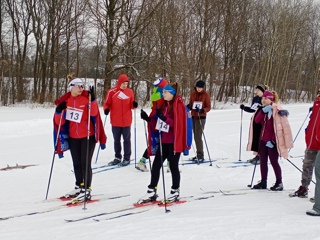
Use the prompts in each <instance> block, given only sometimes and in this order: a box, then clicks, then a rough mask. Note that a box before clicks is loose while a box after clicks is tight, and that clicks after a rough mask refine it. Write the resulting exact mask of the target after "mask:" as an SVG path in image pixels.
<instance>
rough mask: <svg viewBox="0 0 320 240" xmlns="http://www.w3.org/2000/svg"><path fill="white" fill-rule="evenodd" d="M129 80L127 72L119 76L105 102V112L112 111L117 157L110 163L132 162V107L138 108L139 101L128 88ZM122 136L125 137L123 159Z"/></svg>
mask: <svg viewBox="0 0 320 240" xmlns="http://www.w3.org/2000/svg"><path fill="white" fill-rule="evenodd" d="M129 81H130V80H129V77H128V76H127V75H126V74H121V75H120V76H119V77H118V81H117V84H116V86H115V87H114V88H111V89H110V90H109V91H108V92H107V95H106V99H105V102H104V104H103V109H104V114H105V115H108V114H109V112H110V123H111V126H112V134H113V139H114V152H115V158H114V160H113V161H111V162H109V164H108V165H118V164H121V165H122V166H126V165H128V164H130V156H131V124H132V109H134V108H137V107H138V103H137V102H135V101H134V94H133V91H132V89H130V88H128V85H129ZM121 136H122V137H123V150H124V153H123V161H122V154H121V150H122V149H121V142H120V140H121ZM121 161H122V162H121Z"/></svg>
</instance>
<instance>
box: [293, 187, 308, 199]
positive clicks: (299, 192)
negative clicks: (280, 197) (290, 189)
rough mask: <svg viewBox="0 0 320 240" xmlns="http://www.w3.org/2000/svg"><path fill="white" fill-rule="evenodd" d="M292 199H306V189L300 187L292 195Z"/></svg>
mask: <svg viewBox="0 0 320 240" xmlns="http://www.w3.org/2000/svg"><path fill="white" fill-rule="evenodd" d="M293 196H294V197H301V198H306V197H308V188H307V187H304V186H300V187H299V189H298V190H297V191H295V192H294V194H293Z"/></svg>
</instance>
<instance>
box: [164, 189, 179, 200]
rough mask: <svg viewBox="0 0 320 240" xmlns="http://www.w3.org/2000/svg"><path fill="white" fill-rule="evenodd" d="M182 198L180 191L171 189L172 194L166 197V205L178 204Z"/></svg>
mask: <svg viewBox="0 0 320 240" xmlns="http://www.w3.org/2000/svg"><path fill="white" fill-rule="evenodd" d="M179 197H180V190H179V189H173V188H171V191H170V194H169V195H168V196H167V197H166V203H171V202H178V201H179Z"/></svg>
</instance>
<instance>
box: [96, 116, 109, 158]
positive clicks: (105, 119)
mask: <svg viewBox="0 0 320 240" xmlns="http://www.w3.org/2000/svg"><path fill="white" fill-rule="evenodd" d="M106 121H107V116H105V118H104V123H103V129H104V128H105V126H106ZM100 148H101V146H100V144H99V148H98V152H97V156H96V162H95V164H97V162H98V156H99V152H100Z"/></svg>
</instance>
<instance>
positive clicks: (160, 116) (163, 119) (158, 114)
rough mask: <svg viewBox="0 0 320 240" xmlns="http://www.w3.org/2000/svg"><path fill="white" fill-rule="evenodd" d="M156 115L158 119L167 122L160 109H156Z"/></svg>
mask: <svg viewBox="0 0 320 240" xmlns="http://www.w3.org/2000/svg"><path fill="white" fill-rule="evenodd" d="M156 115H157V116H158V118H160V119H161V120H162V121H164V122H165V121H166V120H167V117H166V116H165V115H163V112H162V110H161V109H157V112H156Z"/></svg>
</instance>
